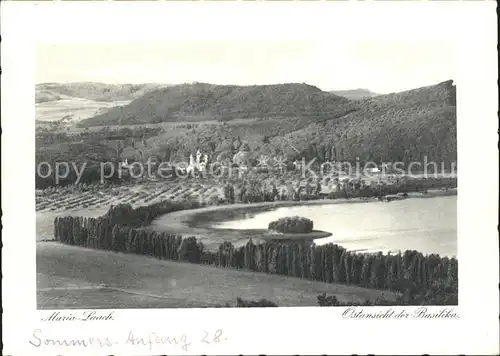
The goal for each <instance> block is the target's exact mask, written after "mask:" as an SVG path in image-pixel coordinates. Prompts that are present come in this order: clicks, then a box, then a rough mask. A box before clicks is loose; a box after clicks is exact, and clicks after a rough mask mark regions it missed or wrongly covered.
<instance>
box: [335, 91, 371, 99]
mask: <svg viewBox="0 0 500 356" xmlns="http://www.w3.org/2000/svg"><path fill="white" fill-rule="evenodd" d="M330 93H332V94H335V95H338V96H343V97H344V98H347V99H350V100H360V99H366V98H373V97H374V96H378V95H380V94H377V93H374V92H372V91H370V90H368V89H350V90H331V91H330Z"/></svg>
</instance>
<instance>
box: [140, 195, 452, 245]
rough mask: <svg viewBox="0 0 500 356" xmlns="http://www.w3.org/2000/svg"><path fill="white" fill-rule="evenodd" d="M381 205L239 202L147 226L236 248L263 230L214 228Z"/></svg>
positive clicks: (349, 201) (369, 200) (170, 216)
mask: <svg viewBox="0 0 500 356" xmlns="http://www.w3.org/2000/svg"><path fill="white" fill-rule="evenodd" d="M456 195H457V189H456V188H455V189H449V190H429V191H428V192H427V193H408V197H405V198H404V199H429V198H434V197H442V196H456ZM373 202H380V204H390V203H388V202H382V201H379V199H378V198H351V199H319V200H306V201H275V202H262V203H251V204H245V203H239V204H230V205H216V206H209V207H204V208H199V209H193V210H182V211H176V212H173V213H169V214H165V215H162V216H160V217H158V218H156V219H155V220H153V222H152V223H151V225H149V226H148V228H149V229H152V230H155V231H159V232H168V233H175V234H180V235H183V236H196V237H197V238H201V239H202V241H203V243H205V244H206V245H207V247H209V248H210V246H215V245H217V244H219V243H222V242H224V241H229V242H231V243H233V244H235V245H243V244H245V243H246V241H248V239H249V238H252V239H253V240H256V241H259V240H261V238H260V237H261V236H262V233H263V231H265V229H229V228H218V227H215V226H214V225H215V224H217V223H222V222H225V221H231V220H235V219H238V218H241V217H243V216H245V215H248V214H252V213H261V212H266V211H270V210H275V209H278V208H282V207H294V206H315V205H332V204H360V203H373Z"/></svg>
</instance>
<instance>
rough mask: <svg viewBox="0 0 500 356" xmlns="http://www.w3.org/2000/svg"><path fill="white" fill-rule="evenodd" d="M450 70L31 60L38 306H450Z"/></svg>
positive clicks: (309, 53)
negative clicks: (33, 75) (34, 81)
mask: <svg viewBox="0 0 500 356" xmlns="http://www.w3.org/2000/svg"><path fill="white" fill-rule="evenodd" d="M332 43H333V44H334V46H335V47H336V50H335V51H331V50H330V48H331V46H332ZM454 62H455V57H454V53H453V48H452V46H450V44H449V43H443V42H439V41H436V42H432V41H412V40H408V41H402V40H399V41H376V40H374V41H361V40H358V41H356V40H354V41H349V42H344V43H340V42H338V43H336V42H335V41H328V42H321V41H316V42H315V41H249V40H247V41H229V40H226V41H193V40H192V41H189V40H186V41H170V42H168V41H165V42H151V43H147V42H141V43H126V44H120V43H97V44H96V43H94V44H93V43H90V44H83V45H82V44H77V45H72V44H63V45H59V44H58V45H43V44H41V45H39V46H38V47H37V50H36V78H37V84H36V92H35V99H36V104H35V105H36V128H35V130H36V165H37V166H36V196H35V198H36V211H37V305H38V308H40V309H51V308H55V309H71V308H77V309H81V308H199V307H247V306H257V307H290V306H352V305H457V303H458V285H459V283H458V266H459V263H458V260H457V256H456V255H457V191H458V190H457V174H456V159H457V136H456V121H457V120H456V105H457V104H456V83H455V82H454V79H455V78H454V77H453V74H454Z"/></svg>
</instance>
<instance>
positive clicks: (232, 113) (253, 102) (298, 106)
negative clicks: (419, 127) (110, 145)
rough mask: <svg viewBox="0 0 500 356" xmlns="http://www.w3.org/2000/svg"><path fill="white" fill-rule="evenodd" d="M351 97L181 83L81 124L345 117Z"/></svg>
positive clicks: (303, 88) (302, 89)
mask: <svg viewBox="0 0 500 356" xmlns="http://www.w3.org/2000/svg"><path fill="white" fill-rule="evenodd" d="M349 110H353V108H352V107H351V105H350V101H349V100H348V99H345V98H342V97H339V96H337V95H334V94H331V93H327V92H324V91H321V90H320V89H318V88H316V87H314V86H310V85H307V84H278V85H254V86H234V85H211V84H205V83H196V84H181V85H175V86H170V87H166V88H160V89H158V90H153V91H150V92H148V93H147V94H145V95H144V96H142V97H139V98H137V99H135V100H133V101H132V102H131V103H130V104H128V105H126V106H123V107H119V108H114V109H112V110H109V111H107V112H106V113H104V114H102V115H97V116H95V117H92V118H90V119H87V120H84V121H82V122H81V123H80V125H81V126H82V127H83V126H99V125H113V124H119V123H121V124H124V125H130V124H146V123H160V122H172V121H204V120H214V119H216V120H231V119H235V118H269V117H279V118H287V117H294V116H300V117H311V116H319V117H324V118H330V117H339V116H343V115H345V114H346V113H347V112H349Z"/></svg>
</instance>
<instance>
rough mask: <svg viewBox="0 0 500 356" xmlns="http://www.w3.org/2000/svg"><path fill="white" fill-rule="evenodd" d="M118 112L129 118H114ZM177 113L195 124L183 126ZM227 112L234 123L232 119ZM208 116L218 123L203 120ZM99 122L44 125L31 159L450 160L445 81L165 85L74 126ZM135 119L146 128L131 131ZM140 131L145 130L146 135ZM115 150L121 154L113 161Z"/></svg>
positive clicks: (451, 103)
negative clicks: (344, 86) (350, 88)
mask: <svg viewBox="0 0 500 356" xmlns="http://www.w3.org/2000/svg"><path fill="white" fill-rule="evenodd" d="M189 93H192V94H189ZM162 98H163V99H162ZM122 112H123V113H129V115H128V116H127V115H123V116H122V115H121V114H120V113H122ZM181 114H182V115H188V114H190V115H192V116H191V117H188V119H193V117H194V118H197V119H200V118H205V121H203V122H194V121H193V122H187V121H188V120H186V117H184V118H182V117H181V116H179V115H181ZM208 114H210V115H208ZM230 114H232V115H234V116H236V115H238V117H239V119H232V116H229V115H230ZM158 115H164V116H162V117H163V119H165V118H166V119H167V120H175V121H173V122H162V123H159V124H151V123H150V122H151V121H150V120H151V119H152V118H155V117H156V118H158ZM196 115H198V116H196ZM223 115H226V116H223ZM234 116H233V117H234ZM213 117H215V118H219V119H220V118H224V119H225V120H213V119H212V120H208V119H209V118H213ZM160 118H161V117H160ZM120 119H122V120H121V123H122V126H110V124H113V125H116V124H120ZM104 122H106V123H107V124H108V125H106V126H101V127H99V126H95V127H89V128H82V129H78V132H77V130H72V131H68V132H55V131H54V130H52V129H51V130H49V131H47V130H45V131H44V132H43V133H42V131H41V130H42V128H40V129H39V130H38V131H40V132H39V136H40V137H39V138H37V151H36V159H37V162H41V161H48V162H52V161H54V162H55V161H71V162H73V161H74V162H83V161H86V162H89V164H97V163H96V161H102V160H119V159H128V160H129V162H132V161H135V160H144V159H147V157H152V158H154V159H157V160H164V161H173V162H181V161H183V162H186V161H187V159H188V157H189V155H190V154H192V153H194V152H196V149H197V148H199V149H201V150H202V151H203V152H204V153H206V154H207V155H208V156H209V160H210V161H212V162H213V161H215V160H229V161H232V159H233V157H234V156H235V154H236V153H238V152H240V151H245V152H246V153H245V157H247V158H248V159H249V160H250V162H251V163H252V164H254V165H255V164H257V163H258V159H259V157H261V156H262V155H267V156H268V157H274V158H277V157H282V156H284V157H286V159H287V161H288V163H290V162H293V161H294V160H296V159H302V158H305V159H306V160H311V159H313V158H314V159H316V162H318V163H322V162H325V161H331V160H336V161H350V162H352V163H353V164H355V162H356V161H359V162H360V163H361V164H363V162H366V161H375V162H376V163H381V162H396V161H403V162H405V163H406V164H408V163H409V162H410V161H418V162H423V161H424V159H425V158H427V161H428V162H431V161H434V162H437V163H438V165H439V166H440V164H441V162H444V164H445V168H446V169H449V168H450V165H451V162H456V159H457V138H456V88H455V86H454V85H453V82H452V81H451V80H450V81H447V82H443V83H440V84H437V85H432V86H427V87H422V88H417V89H414V90H409V91H405V92H400V93H393V94H387V95H380V96H376V97H374V98H369V99H363V100H355V101H351V100H348V99H345V98H342V97H339V96H336V95H333V94H329V93H325V92H323V91H321V90H319V89H318V88H315V87H312V86H308V85H304V84H288V85H275V86H253V87H236V86H215V85H208V84H196V85H182V86H172V87H169V88H164V89H160V90H154V91H152V92H149V93H148V94H146V95H145V96H143V97H140V98H138V99H135V100H134V101H132V102H131V103H130V104H128V105H126V106H124V107H119V108H118V107H117V108H110V109H109V111H108V112H107V113H104V114H102V115H98V116H95V117H92V118H90V119H87V120H83V121H81V123H85V124H86V125H90V124H102V123H104ZM141 123H147V125H143V126H141V125H137V124H141ZM124 124H132V125H130V126H129V127H128V128H127V129H126V130H130V131H131V132H132V133H129V134H127V135H125V134H121V136H123V137H124V138H123V139H122V140H121V141H120V140H117V139H116V138H113V139H109V138H108V136H109V134H108V133H107V132H108V131H109V132H111V131H116V130H118V131H119V130H120V128H121V130H125V127H124V126H123V125H124ZM133 124H135V125H133ZM146 126H147V127H150V128H151V129H153V128H154V130H153V131H151V133H146V131H145V127H146ZM110 130H111V131H110ZM155 130H156V131H155ZM118 131H117V132H118ZM84 134H85V135H84ZM145 134H147V135H146V136H144V135H145ZM47 135H49V136H53V137H45V136H47ZM118 136H120V135H118ZM119 146H120V147H122V148H123V149H121V150H120V152H121V153H120V154H119V156H117V153H116V152H117V151H116V150H117V147H119ZM413 168H414V169H417V170H418V169H422V166H421V167H413ZM49 183H50V182H49ZM40 184H42V182H40ZM44 184H47V183H43V185H44ZM37 186H39V185H38V183H37ZM40 186H41V185H40Z"/></svg>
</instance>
